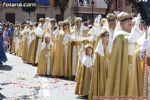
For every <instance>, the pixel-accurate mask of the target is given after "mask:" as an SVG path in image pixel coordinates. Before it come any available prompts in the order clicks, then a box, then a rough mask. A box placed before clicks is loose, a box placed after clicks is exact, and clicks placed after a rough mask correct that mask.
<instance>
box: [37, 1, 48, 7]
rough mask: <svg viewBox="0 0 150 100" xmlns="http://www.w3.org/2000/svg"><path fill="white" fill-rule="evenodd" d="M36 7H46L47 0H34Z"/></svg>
mask: <svg viewBox="0 0 150 100" xmlns="http://www.w3.org/2000/svg"><path fill="white" fill-rule="evenodd" d="M36 3H37V5H44V6H48V5H49V4H50V3H49V0H36Z"/></svg>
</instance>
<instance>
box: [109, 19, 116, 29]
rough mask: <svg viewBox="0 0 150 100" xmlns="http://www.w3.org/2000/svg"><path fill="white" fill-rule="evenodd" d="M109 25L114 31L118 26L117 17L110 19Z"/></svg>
mask: <svg viewBox="0 0 150 100" xmlns="http://www.w3.org/2000/svg"><path fill="white" fill-rule="evenodd" d="M108 24H109V26H110V28H112V29H114V28H115V26H116V18H115V17H109V18H108Z"/></svg>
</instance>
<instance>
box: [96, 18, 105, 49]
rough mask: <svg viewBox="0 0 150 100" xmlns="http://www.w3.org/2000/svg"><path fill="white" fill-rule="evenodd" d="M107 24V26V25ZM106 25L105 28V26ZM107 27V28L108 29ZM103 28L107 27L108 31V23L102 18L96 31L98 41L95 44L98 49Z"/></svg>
mask: <svg viewBox="0 0 150 100" xmlns="http://www.w3.org/2000/svg"><path fill="white" fill-rule="evenodd" d="M106 24H107V25H106ZM104 25H105V26H104ZM106 26H107V27H106ZM102 27H105V28H107V29H108V22H107V19H106V18H102V19H101V20H100V22H99V29H97V30H96V32H97V33H96V39H95V43H94V48H96V46H97V45H98V42H99V35H100V31H101V29H102Z"/></svg>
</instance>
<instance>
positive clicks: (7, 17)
mask: <svg viewBox="0 0 150 100" xmlns="http://www.w3.org/2000/svg"><path fill="white" fill-rule="evenodd" d="M5 21H6V22H11V23H15V13H6V14H5Z"/></svg>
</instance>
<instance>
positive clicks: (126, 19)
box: [121, 17, 132, 22]
mask: <svg viewBox="0 0 150 100" xmlns="http://www.w3.org/2000/svg"><path fill="white" fill-rule="evenodd" d="M128 20H132V18H131V17H129V18H125V19H123V20H121V22H124V21H128Z"/></svg>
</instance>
